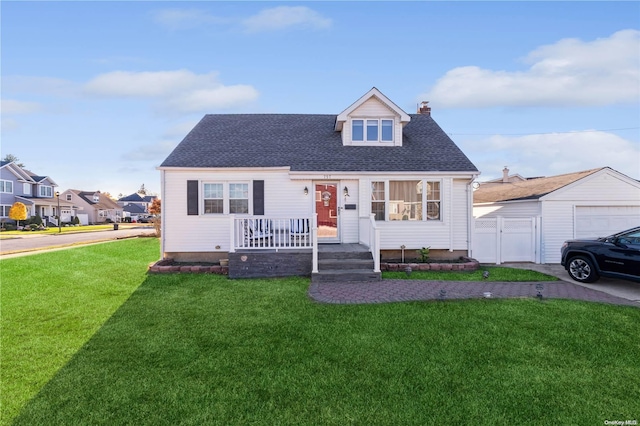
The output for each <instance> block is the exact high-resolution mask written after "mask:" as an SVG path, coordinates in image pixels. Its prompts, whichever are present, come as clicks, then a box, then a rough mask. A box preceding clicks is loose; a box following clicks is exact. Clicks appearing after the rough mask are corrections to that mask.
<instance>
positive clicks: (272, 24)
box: [242, 6, 331, 33]
mask: <svg viewBox="0 0 640 426" xmlns="http://www.w3.org/2000/svg"><path fill="white" fill-rule="evenodd" d="M242 23H243V25H244V28H245V30H246V31H247V32H250V33H256V32H262V31H278V30H284V29H288V28H311V29H324V28H328V27H330V26H331V19H329V18H325V17H324V16H322V15H321V14H320V13H318V12H316V11H315V10H313V9H309V8H308V7H305V6H278V7H274V8H271V9H264V10H262V11H261V12H260V13H258V14H257V15H253V16H251V17H249V18H247V19H245V20H244V21H243V22H242Z"/></svg>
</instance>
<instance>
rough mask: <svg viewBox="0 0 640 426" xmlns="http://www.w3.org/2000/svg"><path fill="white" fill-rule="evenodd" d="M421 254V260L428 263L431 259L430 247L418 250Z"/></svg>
mask: <svg viewBox="0 0 640 426" xmlns="http://www.w3.org/2000/svg"><path fill="white" fill-rule="evenodd" d="M416 251H417V252H418V255H420V262H422V263H427V262H428V261H429V247H422V248H421V249H420V250H416Z"/></svg>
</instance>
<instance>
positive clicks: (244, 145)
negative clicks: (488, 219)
mask: <svg viewBox="0 0 640 426" xmlns="http://www.w3.org/2000/svg"><path fill="white" fill-rule="evenodd" d="M410 116H411V121H410V122H409V123H408V124H407V125H406V126H405V127H404V129H403V132H402V133H403V135H402V136H403V141H402V144H403V146H402V147H379V146H343V145H342V139H341V136H340V133H339V132H336V131H335V130H334V126H335V122H336V117H337V116H336V115H320V114H312V115H305V114H220V115H218V114H215V115H205V116H204V118H203V119H202V120H201V121H200V122H199V123H198V124H197V125H196V126H195V127H194V128H193V130H191V132H189V134H188V135H187V136H186V137H185V138H184V139H183V140H182V142H180V144H179V145H178V146H177V147H176V148H175V149H174V150H173V152H172V153H171V154H170V155H169V156H168V157H167V158H166V159H165V160H164V162H163V163H162V164H161V167H216V168H218V167H219V168H224V167H282V166H285V167H286V166H290V167H291V170H292V171H333V172H337V171H369V172H372V171H443V172H452V171H455V172H477V171H478V169H477V168H476V167H475V166H474V165H473V163H471V161H470V160H469V159H468V158H467V156H466V155H464V153H463V152H462V151H461V150H460V149H459V148H458V147H457V146H456V144H455V143H454V142H453V141H452V140H451V139H450V138H449V136H447V134H446V133H445V132H444V131H443V130H442V129H441V128H440V126H438V124H437V123H436V122H435V121H434V120H433V119H432V118H431V116H428V115H421V114H412V115H410Z"/></svg>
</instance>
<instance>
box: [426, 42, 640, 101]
mask: <svg viewBox="0 0 640 426" xmlns="http://www.w3.org/2000/svg"><path fill="white" fill-rule="evenodd" d="M525 63H527V64H530V68H529V69H527V70H525V71H504V70H502V71H499V70H489V69H482V68H480V67H477V66H465V67H459V68H454V69H452V70H451V71H449V72H447V73H446V74H445V75H444V76H443V77H442V78H440V79H439V80H438V81H437V83H436V84H435V86H434V87H433V88H432V89H431V91H430V92H429V93H427V94H423V95H420V98H419V99H429V100H431V101H432V104H433V105H435V106H437V107H440V108H447V107H465V108H483V107H494V106H601V105H610V104H615V103H624V102H637V101H638V99H639V98H640V31H637V30H623V31H618V32H616V33H614V34H612V35H611V36H610V37H606V38H601V39H596V40H594V41H588V42H585V41H581V40H578V39H564V40H560V41H558V42H557V43H555V44H552V45H548V46H541V47H539V48H537V49H535V50H534V51H532V52H531V53H529V55H528V56H527V57H526V58H525Z"/></svg>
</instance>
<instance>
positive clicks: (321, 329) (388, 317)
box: [2, 240, 640, 425]
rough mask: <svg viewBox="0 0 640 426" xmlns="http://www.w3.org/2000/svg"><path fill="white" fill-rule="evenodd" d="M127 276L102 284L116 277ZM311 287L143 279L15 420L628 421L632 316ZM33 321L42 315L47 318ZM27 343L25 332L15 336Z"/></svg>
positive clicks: (558, 303)
mask: <svg viewBox="0 0 640 426" xmlns="http://www.w3.org/2000/svg"><path fill="white" fill-rule="evenodd" d="M140 241H149V240H140ZM125 243H127V241H123V242H118V243H111V244H108V245H106V246H110V247H112V248H115V247H117V245H119V244H125ZM134 244H135V243H134ZM94 247H100V246H94ZM156 248H157V246H156ZM86 249H89V247H87V248H83V249H81V250H86ZM76 250H80V249H76ZM94 250H95V249H94ZM59 253H62V252H59ZM119 253H120V250H119V249H118V250H116V249H114V250H113V253H111V256H115V257H118V256H119ZM51 254H53V253H51ZM43 256H44V255H43ZM47 256H48V255H47ZM126 256H128V258H136V256H137V255H136V254H135V253H127V255H126ZM34 257H35V256H34ZM132 261H133V260H132ZM3 262H4V261H3ZM146 263H147V260H146V257H145V256H144V255H141V256H140V257H139V258H138V264H139V265H143V266H146ZM2 266H3V269H4V267H5V263H3V265H2ZM130 268H133V269H135V270H136V271H138V269H136V268H138V267H137V266H136V267H133V266H130ZM130 268H122V269H121V270H119V271H117V272H118V273H115V272H114V273H112V274H108V273H107V274H108V275H109V276H110V277H112V278H113V279H114V280H115V278H114V277H119V276H121V275H120V274H126V272H125V270H126V269H130ZM22 270H23V273H24V274H27V275H29V274H30V273H31V271H30V268H28V267H26V268H23V269H22ZM114 270H115V267H114ZM102 274H104V271H103V272H102ZM132 275H133V276H135V277H136V279H137V277H140V274H139V272H135V273H132ZM3 281H4V279H3ZM68 281H75V277H73V276H69V280H68ZM133 281H135V279H134V280H133ZM3 284H4V283H3ZM76 285H77V284H76ZM308 285H309V280H308V279H303V278H289V279H276V280H259V279H256V280H228V279H226V278H225V277H222V276H218V275H212V274H206V275H202V274H166V275H164V274H162V275H150V276H147V278H146V280H145V281H144V283H143V284H142V285H141V286H140V287H138V289H137V290H136V291H135V292H134V293H133V294H132V295H131V297H129V298H128V300H127V301H126V302H125V303H124V304H123V305H122V306H121V307H120V308H119V309H118V310H117V311H116V312H115V313H114V314H113V316H111V318H110V319H109V320H108V321H107V322H106V323H104V325H103V326H102V327H101V328H100V329H99V330H98V332H97V333H95V334H94V335H93V336H92V337H91V338H90V339H88V340H87V337H88V335H90V333H85V334H84V337H82V338H79V339H78V340H82V339H85V340H86V343H85V344H84V345H83V346H82V347H81V348H80V350H78V351H77V352H76V353H75V355H74V356H73V357H72V358H71V359H70V361H69V362H68V363H67V364H66V365H64V367H63V368H62V369H60V370H59V371H58V372H57V373H56V374H55V376H54V377H53V378H52V379H51V380H50V381H48V383H47V384H46V385H45V386H44V387H43V388H42V389H41V391H40V392H39V393H38V394H37V396H35V397H34V398H33V399H31V400H30V401H29V403H28V404H26V406H25V407H24V408H23V410H22V412H21V413H20V415H19V417H17V419H16V422H15V424H18V425H33V424H136V425H144V424H148V425H157V424H167V425H173V424H193V425H200V424H220V425H230V424H266V425H272V424H296V425H297V424H310V425H311V424H312V425H316V424H336V425H343V424H372V425H375V424H380V425H387V424H507V423H509V424H540V425H543V424H544V425H546V424H604V421H605V420H619V419H637V418H638V416H639V413H638V408H637V407H638V402H637V401H639V400H640V388H638V386H636V382H637V377H640V364H639V363H638V359H640V341H639V340H638V339H637V336H638V335H640V309H637V308H632V307H622V306H612V305H605V304H592V303H587V302H578V301H566V300H546V301H544V302H539V301H537V300H534V299H523V300H466V301H446V302H435V301H434V302H410V303H393V304H376V305H324V304H318V303H314V302H313V301H311V300H310V299H309V298H308V297H307V295H306V292H307V288H308ZM108 294H109V292H106V294H105V295H103V296H94V297H93V298H96V297H97V298H101V297H106V296H107V295H108ZM77 297H80V295H79V294H78V295H77ZM74 298H75V297H72V298H71V299H74ZM87 302H88V301H87ZM3 303H4V289H3ZM43 303H44V302H43ZM57 303H60V301H58V302H54V303H52V305H53V306H55V305H56V304H57ZM92 309H93V308H92V307H91V306H87V308H86V310H87V311H91V310H92ZM62 310H63V311H64V309H62ZM3 313H4V306H3ZM61 315H62V314H61V313H58V314H55V315H52V316H53V317H59V316H61ZM78 315H79V316H78V319H79V318H82V315H83V313H82V312H81V310H80V311H78ZM25 316H28V315H25ZM34 317H35V318H38V319H39V320H38V321H40V322H45V323H46V321H47V320H50V318H48V317H47V311H46V310H44V311H42V310H40V311H38V312H37V313H36V315H34ZM78 319H76V320H70V319H69V320H67V321H62V323H61V325H60V326H58V327H70V325H71V324H73V323H75V321H77V320H78ZM4 320H5V318H4V315H3V322H4ZM32 322H36V320H34V321H32ZM65 324H66V325H65ZM31 333H33V331H32V330H30V329H29V327H26V328H25V329H24V330H23V332H22V334H21V337H22V339H25V340H28V339H31V336H30V334H31ZM68 333H76V331H74V330H69V331H68ZM61 334H62V335H66V334H67V333H66V332H63V333H61ZM4 338H5V336H4V333H3V339H4ZM14 344H15V342H14ZM33 344H34V345H35V346H37V342H33ZM6 346H7V345H6V344H5V343H4V341H3V352H4V351H6ZM50 350H52V351H53V350H55V348H53V347H51V348H50ZM73 350H75V349H73ZM73 350H71V351H73ZM13 356H17V354H14V355H13ZM4 359H5V354H4V353H3V360H4ZM33 362H35V363H43V362H44V361H43V360H41V359H35V360H33ZM4 369H5V368H4V366H3V371H4ZM3 374H4V373H3ZM11 380H31V378H30V377H15V378H11ZM5 382H6V380H4V379H3V386H4V383H5ZM2 394H3V400H7V398H12V397H13V395H11V394H9V395H8V394H7V392H6V391H5V389H3V393H2ZM23 403H24V400H23V401H22V403H21V404H19V406H20V405H22V404H23ZM4 411H5V410H4V408H3V412H4ZM13 414H15V412H14V413H13ZM3 416H4V414H3ZM10 418H11V417H10V416H7V417H3V423H5V424H7V423H8V422H9V421H10Z"/></svg>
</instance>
